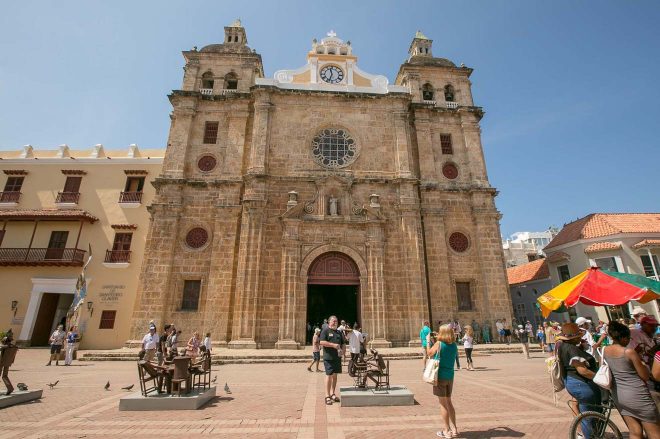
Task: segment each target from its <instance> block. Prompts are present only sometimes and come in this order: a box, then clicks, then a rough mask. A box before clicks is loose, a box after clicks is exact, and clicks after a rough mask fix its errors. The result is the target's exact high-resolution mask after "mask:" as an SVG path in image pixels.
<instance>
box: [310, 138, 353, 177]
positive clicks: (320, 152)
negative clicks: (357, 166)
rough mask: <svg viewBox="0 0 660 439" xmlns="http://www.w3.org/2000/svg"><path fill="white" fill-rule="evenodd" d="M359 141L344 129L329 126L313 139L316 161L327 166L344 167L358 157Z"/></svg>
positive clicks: (313, 152) (313, 151)
mask: <svg viewBox="0 0 660 439" xmlns="http://www.w3.org/2000/svg"><path fill="white" fill-rule="evenodd" d="M357 153H358V151H357V143H356V142H355V139H353V138H352V137H351V135H350V134H349V133H348V132H347V131H346V130H343V129H333V128H328V129H325V130H323V131H321V132H320V133H318V134H317V135H316V136H314V139H313V140H312V155H313V156H314V161H315V162H316V163H318V164H319V165H321V166H323V167H326V168H343V167H344V166H348V165H350V164H351V163H353V162H354V161H355V159H356V158H357Z"/></svg>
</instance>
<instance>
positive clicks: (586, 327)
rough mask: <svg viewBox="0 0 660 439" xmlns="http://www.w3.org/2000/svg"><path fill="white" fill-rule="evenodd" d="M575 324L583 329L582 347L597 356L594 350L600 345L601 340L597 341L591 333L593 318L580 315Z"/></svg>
mask: <svg viewBox="0 0 660 439" xmlns="http://www.w3.org/2000/svg"><path fill="white" fill-rule="evenodd" d="M575 324H576V325H578V327H579V328H580V331H582V349H584V350H585V351H586V352H587V353H589V355H593V356H595V355H594V352H595V351H596V348H597V347H599V346H600V342H595V341H594V336H593V335H592V334H591V320H589V319H587V318H585V317H578V318H577V319H575Z"/></svg>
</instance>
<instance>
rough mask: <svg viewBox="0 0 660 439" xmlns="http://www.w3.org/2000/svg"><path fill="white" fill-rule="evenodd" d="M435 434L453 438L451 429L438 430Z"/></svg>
mask: <svg viewBox="0 0 660 439" xmlns="http://www.w3.org/2000/svg"><path fill="white" fill-rule="evenodd" d="M435 435H436V436H438V437H444V438H451V437H452V435H451V430H449V431H444V430H438V431H437V432H436V433H435Z"/></svg>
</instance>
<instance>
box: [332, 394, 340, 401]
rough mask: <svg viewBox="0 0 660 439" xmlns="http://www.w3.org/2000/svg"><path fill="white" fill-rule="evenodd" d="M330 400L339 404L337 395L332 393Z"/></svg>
mask: <svg viewBox="0 0 660 439" xmlns="http://www.w3.org/2000/svg"><path fill="white" fill-rule="evenodd" d="M330 398H331V399H332V400H333V401H334V402H339V398H337V395H335V394H334V393H333V394H332V395H330Z"/></svg>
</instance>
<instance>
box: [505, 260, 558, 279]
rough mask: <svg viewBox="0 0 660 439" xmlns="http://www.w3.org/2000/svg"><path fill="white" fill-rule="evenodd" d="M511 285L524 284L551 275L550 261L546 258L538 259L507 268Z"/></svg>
mask: <svg viewBox="0 0 660 439" xmlns="http://www.w3.org/2000/svg"><path fill="white" fill-rule="evenodd" d="M506 276H507V278H508V279H509V285H516V284H522V283H525V282H531V281H533V280H539V279H546V278H548V277H550V271H549V270H548V263H547V261H546V260H545V259H537V260H536V261H532V262H529V263H527V264H523V265H518V266H516V267H511V268H507V269H506Z"/></svg>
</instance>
